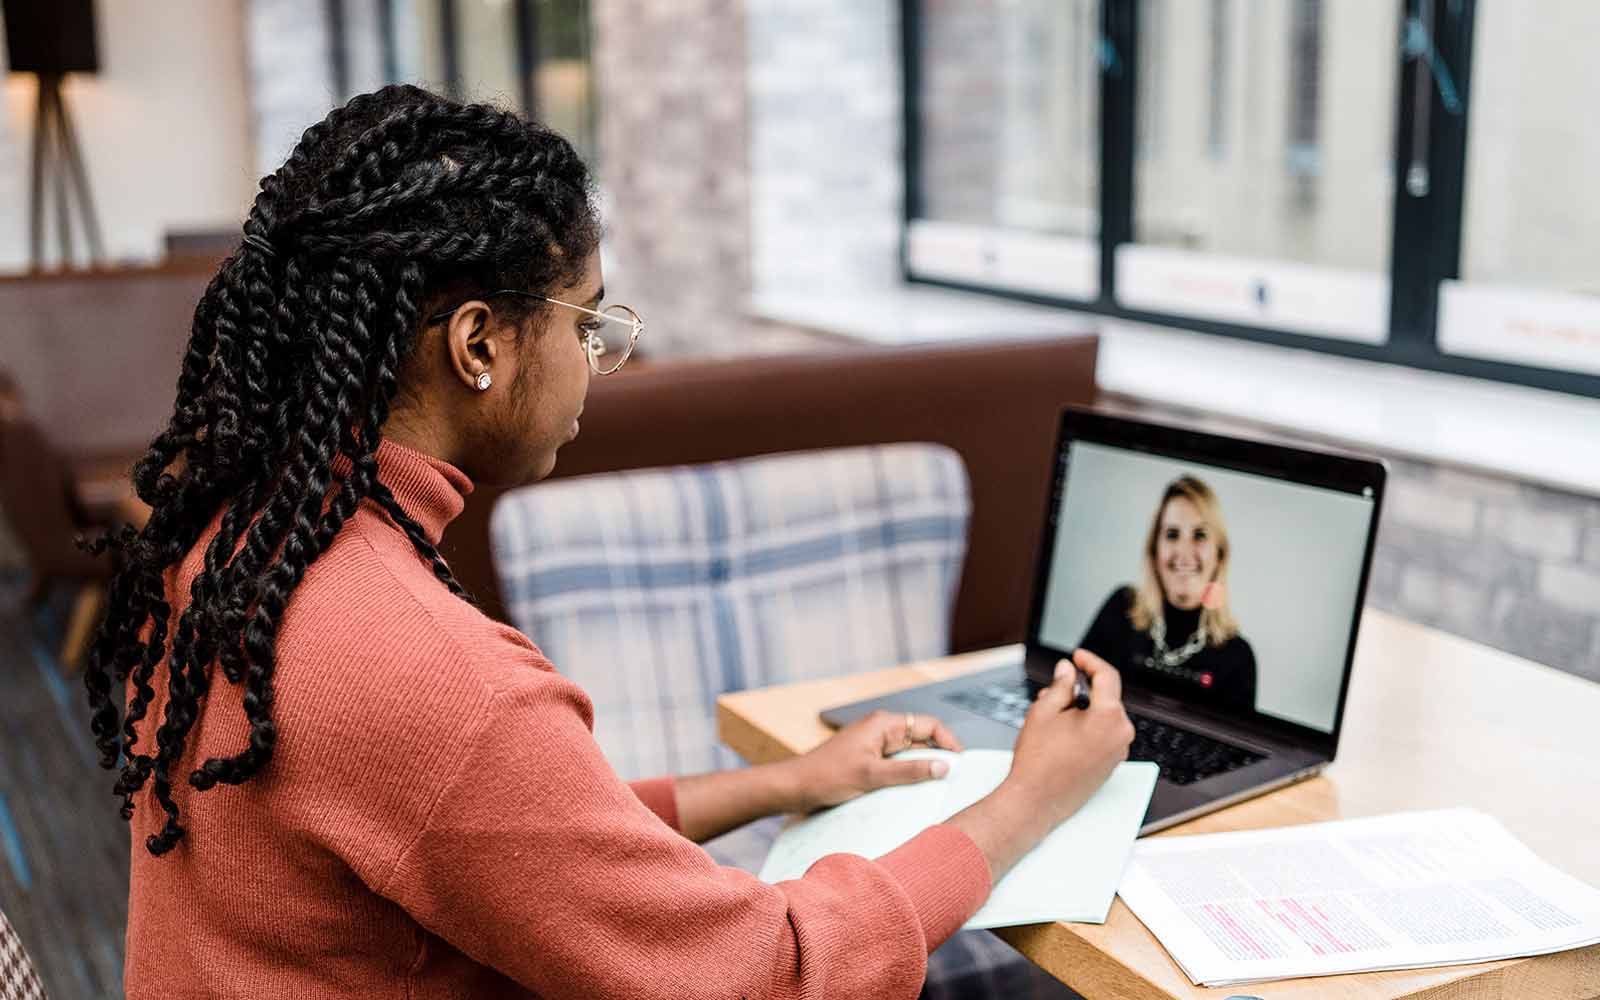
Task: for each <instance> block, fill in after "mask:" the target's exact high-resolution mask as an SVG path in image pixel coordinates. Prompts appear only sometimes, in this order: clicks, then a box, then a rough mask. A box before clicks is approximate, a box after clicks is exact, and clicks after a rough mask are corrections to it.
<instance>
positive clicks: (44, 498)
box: [0, 0, 1600, 996]
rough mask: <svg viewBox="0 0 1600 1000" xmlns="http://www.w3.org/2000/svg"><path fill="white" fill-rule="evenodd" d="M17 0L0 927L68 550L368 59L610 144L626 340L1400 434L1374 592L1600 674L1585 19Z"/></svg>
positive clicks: (85, 952) (111, 512) (56, 699)
mask: <svg viewBox="0 0 1600 1000" xmlns="http://www.w3.org/2000/svg"><path fill="white" fill-rule="evenodd" d="M3 7H4V13H5V30H6V32H7V40H6V41H7V44H6V46H5V47H4V49H5V56H6V58H7V60H8V62H7V65H6V72H5V76H4V80H3V85H4V106H3V109H0V272H4V274H3V275H0V414H4V416H5V426H4V440H3V442H0V443H3V451H0V479H3V486H4V489H3V490H0V531H3V532H4V537H3V538H0V580H3V582H4V589H5V594H4V602H3V608H0V672H4V673H5V674H6V675H7V677H8V681H7V683H8V685H11V684H13V683H15V684H19V685H24V686H25V687H27V688H28V690H32V691H33V692H34V694H33V695H32V696H19V697H17V698H8V697H4V696H0V702H5V703H6V704H5V705H4V707H0V724H3V725H4V726H5V727H6V729H7V731H6V733H5V736H6V739H5V740H4V742H3V744H0V859H3V860H4V861H5V863H4V864H0V909H5V910H19V909H22V906H21V904H19V903H17V902H16V900H18V899H20V898H21V897H22V896H23V895H25V890H27V889H28V887H29V886H31V885H33V884H35V882H36V881H38V880H39V879H40V878H41V877H42V876H41V875H40V872H39V870H38V868H39V863H38V862H37V861H35V862H34V864H33V866H32V867H30V865H29V861H28V855H27V852H26V851H25V850H24V849H23V846H22V845H23V844H24V843H26V842H27V841H29V840H31V839H40V838H42V839H48V837H49V833H48V831H49V829H50V823H51V822H52V820H51V818H50V817H49V816H48V815H43V814H41V816H38V817H33V818H30V816H29V815H25V810H23V809H22V808H20V807H17V806H16V803H17V801H18V800H19V799H20V798H22V797H24V796H25V794H26V790H27V789H28V788H38V787H46V786H49V785H52V784H55V785H60V786H63V787H64V786H67V785H70V784H72V783H74V782H76V783H78V784H83V783H84V778H83V772H84V770H85V769H86V767H87V764H88V760H89V757H88V744H87V733H86V727H84V726H82V725H81V719H79V718H78V716H80V715H81V714H82V709H81V705H80V704H79V702H80V701H81V696H80V694H79V691H78V686H79V685H78V682H77V681H76V679H75V678H74V677H73V671H74V663H75V662H76V661H77V659H79V658H81V653H82V648H81V646H82V640H83V637H84V635H85V634H86V629H87V627H88V625H89V624H90V623H92V621H93V618H94V615H95V614H96V613H97V608H98V603H97V602H98V601H99V599H100V598H99V596H98V594H99V592H98V590H97V588H98V587H99V586H101V582H102V581H103V579H104V570H103V569H100V568H97V566H95V565H91V564H89V563H88V562H87V561H86V560H85V559H84V558H83V557H82V556H81V554H80V553H78V552H77V550H76V549H74V548H73V547H72V546H71V545H70V539H71V537H72V535H73V534H75V533H76V532H78V531H83V530H89V529H91V528H93V527H95V526H100V525H105V524H111V523H117V522H119V521H120V520H126V519H128V518H132V517H136V516H137V511H130V509H129V503H130V497H129V496H128V490H127V483H126V477H127V469H128V464H129V462H130V461H131V456H133V455H135V454H137V452H138V451H139V449H140V448H141V447H142V445H143V444H144V443H145V442H147V441H148V439H149V437H150V436H151V435H152V434H153V433H154V432H155V431H156V430H157V429H159V427H160V426H161V424H162V422H163V421H164V419H165V417H166V415H167V413H168V411H169V409H170V406H171V402H172V387H173V385H174V382H175V378H176V372H177V358H178V356H179V353H180V352H181V350H182V347H183V344H184V342H185V340H186V339H187V332H188V322H189V317H190V313H191V312H192V309H193V305H194V303H195V301H196V299H197V298H198V296H199V293H200V291H201V289H202V288H203V287H204V284H205V281H206V279H207V278H208V277H209V275H210V273H211V272H212V271H213V270H214V269H215V267H216V264H217V262H218V261H219V260H220V259H221V258H222V257H224V256H226V255H227V254H229V253H231V252H232V251H233V250H234V248H236V247H237V245H238V241H239V236H240V228H239V226H240V220H241V219H242V217H243V214H244V212H245V211H246V210H247V208H248V206H249V204H250V201H251V199H252V197H253V195H254V193H255V190H256V185H257V182H258V180H259V178H260V177H261V176H262V175H263V174H265V173H267V172H269V171H271V170H273V169H274V168H276V166H277V165H278V164H279V163H280V162H281V161H282V160H283V158H284V157H285V156H286V154H287V153H288V151H289V149H290V148H291V147H292V145H293V144H294V142H295V141H296V139H297V138H298V136H299V134H300V133H301V131H302V130H303V129H304V128H306V126H307V125H309V124H311V123H312V122H314V121H316V120H319V119H320V118H322V117H323V115H324V114H326V112H327V111H328V110H329V109H330V108H331V107H333V106H335V105H336V104H338V103H341V102H343V101H344V100H346V99H347V98H348V97H349V96H351V95H353V94H356V93H360V92H363V91H367V90H371V89H374V88H376V87H378V86H381V85H382V84H384V83H386V82H390V81H409V82H416V83H420V84H423V85H425V86H428V87H432V88H435V89H438V90H440V91H443V92H446V93H450V94H453V95H457V96H461V97H465V98H470V99H474V100H486V101H492V102H495V103H497V104H500V105H502V106H506V107H511V108H516V109H519V110H522V111H524V112H526V113H528V114H530V115H532V116H534V117H536V118H539V119H541V120H543V121H545V122H546V123H548V124H549V125H551V126H552V127H554V128H557V129H559V130H560V131H562V132H564V133H565V134H566V135H567V136H568V137H569V138H570V139H571V140H572V141H573V142H574V143H575V145H576V146H577V147H578V149H579V150H580V151H581V152H582V153H583V154H584V155H585V156H586V157H587V158H588V159H589V160H590V161H591V162H592V163H593V164H594V165H595V168H596V172H597V175H598V177H599V181H600V185H601V195H602V201H603V205H604V210H605V222H606V237H605V241H604V247H603V256H604V262H605V267H606V285H607V288H608V290H610V291H611V292H612V293H613V295H614V297H615V298H617V299H620V300H621V301H624V302H628V303H629V304H630V305H633V306H634V307H635V308H637V309H638V310H639V311H640V313H641V314H643V315H644V316H645V317H646V319H647V320H648V322H649V332H648V334H647V335H646V339H645V340H644V341H642V342H641V347H640V358H641V360H642V362H643V364H642V365H641V367H643V368H648V367H649V366H651V365H654V364H666V363H673V362H676V361H681V360H689V359H695V358H714V357H725V356H738V357H741V358H746V359H748V360H749V361H750V363H752V364H762V363H765V362H764V361H763V359H767V361H769V362H770V363H776V359H779V358H784V357H790V356H794V355H812V354H820V353H825V352H833V353H838V352H852V351H860V352H872V351H880V350H884V349H893V350H900V351H908V352H914V351H918V350H923V349H927V348H929V347H930V346H932V345H939V344H951V343H960V344H972V343H984V342H995V343H1000V342H1008V343H1009V342H1016V341H1022V342H1031V343H1037V344H1043V343H1045V342H1047V341H1051V340H1054V339H1059V338H1068V337H1094V338H1097V340H1096V341H1095V343H1096V344H1097V352H1098V353H1097V357H1096V358H1095V360H1094V361H1093V372H1092V374H1093V382H1094V385H1095V393H1096V398H1098V399H1099V400H1101V401H1102V402H1106V403H1109V404H1114V405H1118V406H1121V407H1124V408H1131V409H1135V410H1138V411H1140V412H1144V413H1147V414H1150V415H1152V416H1156V417H1159V418H1164V419H1167V420H1175V421H1180V422H1183V423H1187V424H1191V425H1195V426H1202V427H1211V428H1222V429H1234V428H1243V429H1245V430H1246V431H1249V432H1251V433H1255V434H1258V435H1259V434H1265V435H1269V436H1273V437H1277V438H1282V439H1287V440H1307V441H1312V442H1316V443H1322V444H1328V443H1332V444H1336V445H1340V446H1347V447H1354V448H1358V449H1361V450H1364V451H1368V452H1375V453H1378V454H1381V455H1383V456H1384V457H1385V458H1387V459H1388V460H1389V461H1390V462H1391V465H1392V470H1393V471H1392V478H1391V493H1390V496H1389V500H1388V504H1387V508H1386V511H1385V519H1384V524H1383V529H1382V533H1381V537H1380V539H1379V543H1378V552H1377V557H1376V563H1375V567H1374V570H1373V579H1372V582H1371V587H1370V591H1369V602H1370V603H1371V604H1372V605H1373V606H1376V607H1380V608H1383V609H1385V610H1389V611H1393V612H1396V613H1398V614H1399V615H1401V616H1403V617H1406V618H1408V619H1411V620H1413V621H1417V622H1421V623H1424V624H1428V625H1432V626H1436V627H1439V628H1442V629H1445V630H1448V631H1451V632H1455V633H1457V634H1460V635H1463V636H1467V637H1469V638H1472V639H1475V640H1478V641H1481V642H1484V643H1487V644H1490V645H1493V646H1496V647H1498V648H1501V649H1506V650H1509V651H1511V652H1514V653H1517V654H1519V655H1522V656H1524V657H1527V658H1530V659H1533V660H1536V661H1538V662H1541V663H1544V664H1547V665H1549V666H1550V667H1552V668H1555V669H1559V670H1564V671H1569V672H1572V673H1576V674H1579V675H1583V676H1586V677H1589V678H1593V679H1600V499H1597V497H1600V194H1597V193H1596V190H1595V187H1594V184H1593V182H1592V175H1593V172H1594V166H1595V164H1596V163H1600V117H1597V116H1596V115H1595V114H1594V113H1593V109H1594V107H1596V105H1597V99H1600V83H1597V82H1596V78H1595V76H1594V74H1593V73H1592V72H1591V61H1592V60H1591V56H1590V53H1589V51H1588V50H1589V47H1590V45H1589V43H1590V40H1592V39H1594V38H1596V37H1600V4H1596V3H1594V2H1593V0H1538V2H1537V3H1527V2H1518V0H1337V2H1335V0H652V2H646V0H161V2H158V3H151V2H146V0H5V2H4V4H3ZM974 391H981V392H987V393H995V394H996V395H997V396H998V395H1002V394H1003V393H1004V387H1003V386H1001V387H999V388H996V387H994V386H985V387H982V388H981V389H978V388H975V389H974ZM1062 401H1065V397H1064V398H1063V400H1062ZM1022 460H1023V459H1019V461H1022ZM1307 570H1308V571H1314V570H1315V567H1307ZM29 697H31V698H32V700H29ZM48 727H57V728H58V729H59V730H61V731H62V732H67V733H70V737H68V736H63V737H61V739H67V740H70V741H76V743H75V744H74V746H73V748H70V749H69V750H66V751H62V754H61V756H62V760H61V761H54V762H52V760H46V759H43V758H42V757H41V756H40V754H41V751H40V750H39V749H38V748H39V747H40V746H41V745H43V744H44V743H45V742H46V737H44V736H41V735H39V734H41V733H43V732H44V731H45V730H46V728H48ZM30 734H32V735H31V736H30ZM76 744H81V746H78V745H76ZM105 781H106V783H107V784H109V781H110V778H109V777H108V776H106V777H105ZM8 797H9V801H10V803H11V805H10V806H8ZM88 801H89V802H90V803H92V808H93V809H94V810H95V815H96V816H97V817H98V819H103V820H105V821H106V823H105V826H106V827H107V832H105V834H104V836H103V837H102V838H101V839H100V840H95V841H93V843H95V844H98V845H101V846H99V847H96V848H95V849H94V850H92V851H90V852H89V853H87V854H85V855H83V856H82V859H81V860H82V865H83V867H84V868H86V869H93V871H94V874H93V878H96V879H101V881H100V882H99V883H95V884H99V885H102V886H104V885H113V886H114V885H115V879H116V874H117V866H118V865H121V866H122V873H123V874H122V878H123V880H124V882H123V885H124V886H125V879H126V874H125V871H126V842H125V837H126V834H125V832H124V831H122V830H121V829H120V827H119V825H118V824H117V823H116V822H115V817H114V815H113V810H112V809H111V800H110V798H109V797H108V796H105V795H103V794H100V793H99V791H98V790H95V791H94V794H93V795H91V796H89V798H88ZM74 815H76V814H74ZM98 819H97V822H98ZM63 822H66V821H63ZM29 824H35V826H34V827H30V826H29ZM95 836H96V837H101V835H100V834H98V833H97V834H95ZM118 838H122V839H118ZM124 902H125V900H124V899H122V898H119V897H118V895H117V892H116V891H103V892H99V893H97V894H96V893H90V894H89V895H88V897H87V901H86V902H81V903H79V904H73V906H74V907H76V908H75V909H71V910H70V912H67V911H62V912H55V911H51V912H50V913H48V914H47V913H45V911H44V910H41V909H34V910H31V911H28V913H29V916H28V919H32V920H34V921H36V923H35V924H33V925H32V926H31V927H29V928H28V930H29V931H30V936H29V940H30V942H31V944H32V946H33V947H34V949H35V950H38V951H42V952H44V953H45V954H44V956H43V959H42V961H43V962H44V964H46V965H47V967H48V968H49V975H50V976H52V977H55V978H54V982H53V984H52V988H53V989H54V990H55V991H56V993H57V994H58V995H61V996H100V995H120V987H119V982H120V980H119V978H118V974H119V971H120V961H121V957H120V951H119V949H120V947H121V938H120V923H119V921H120V920H121V919H123V917H122V916H120V909H119V908H120V907H121V906H122V904H123V903H124ZM30 905H31V904H30ZM40 905H43V904H40ZM13 916H14V917H15V916H16V915H15V913H13ZM57 921H60V923H56V922H57ZM19 923H20V921H19ZM41 925H44V926H48V927H50V928H51V930H49V931H43V930H41ZM47 942H48V943H47Z"/></svg>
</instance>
